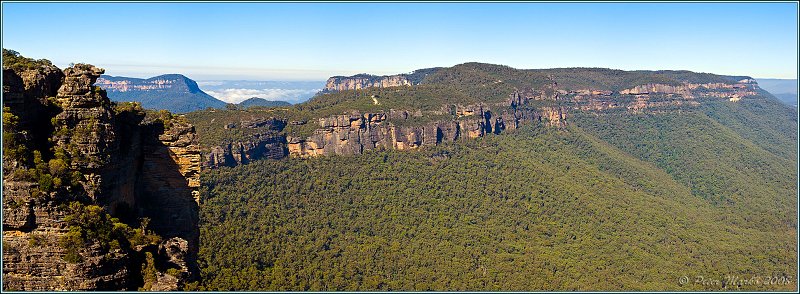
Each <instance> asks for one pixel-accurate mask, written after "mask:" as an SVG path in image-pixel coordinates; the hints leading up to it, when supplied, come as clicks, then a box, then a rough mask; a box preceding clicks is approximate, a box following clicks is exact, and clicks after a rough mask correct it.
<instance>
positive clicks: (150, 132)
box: [3, 64, 200, 291]
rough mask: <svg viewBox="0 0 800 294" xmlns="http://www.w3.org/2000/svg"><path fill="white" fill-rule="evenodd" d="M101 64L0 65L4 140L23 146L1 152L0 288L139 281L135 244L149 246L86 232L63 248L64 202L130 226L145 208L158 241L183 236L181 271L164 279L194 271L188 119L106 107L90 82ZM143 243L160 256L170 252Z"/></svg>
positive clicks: (193, 160)
mask: <svg viewBox="0 0 800 294" xmlns="http://www.w3.org/2000/svg"><path fill="white" fill-rule="evenodd" d="M102 73H103V70H102V69H100V68H97V67H94V66H91V65H87V64H77V65H75V66H73V67H70V68H67V69H65V70H64V71H63V72H62V71H60V70H58V68H56V67H54V66H49V67H41V68H38V69H29V70H23V71H19V72H15V71H13V70H10V69H4V70H3V77H4V80H3V97H4V101H3V102H4V105H3V106H4V107H5V110H6V111H7V112H6V111H4V115H13V116H15V117H17V118H18V121H17V122H16V123H14V124H13V125H9V126H8V127H11V128H13V129H14V130H15V131H16V132H15V133H17V134H18V135H17V136H15V137H14V140H16V141H18V142H14V144H12V145H14V146H17V145H20V146H25V147H26V148H20V149H19V150H15V152H13V153H8V152H4V158H3V167H4V177H3V248H4V250H3V289H4V290H12V289H13V290H39V291H41V290H45V291H52V290H135V289H137V287H140V286H141V284H140V283H141V277H140V270H141V265H142V256H141V253H142V252H144V251H147V250H150V249H147V248H144V247H142V248H130V247H126V246H122V247H114V246H112V248H111V249H108V248H104V246H101V245H100V243H97V242H95V241H90V240H88V241H86V243H83V246H80V248H78V249H77V251H76V252H68V251H69V250H68V249H67V248H65V246H64V244H63V242H64V241H63V240H64V238H65V236H67V235H68V234H69V233H70V232H71V231H72V229H73V227H71V226H72V225H71V224H70V222H69V221H67V219H68V216H69V215H70V213H72V212H71V211H70V210H69V208H68V204H69V203H71V202H79V203H83V205H97V206H99V207H102V210H103V214H110V215H112V216H114V217H117V218H119V219H120V220H121V221H122V222H128V223H129V224H130V226H131V227H139V223H138V220H137V219H139V218H142V217H146V218H149V219H150V220H151V221H150V226H149V227H148V230H152V231H154V232H155V233H156V234H158V235H159V236H161V239H162V240H165V241H163V242H164V243H162V247H163V246H167V244H168V242H172V243H175V242H178V243H180V242H183V243H185V244H186V246H185V247H186V249H185V250H184V251H185V253H183V254H182V255H180V258H181V259H182V260H181V261H180V262H178V263H180V264H183V267H182V268H181V269H180V270H178V272H181V273H183V274H181V275H180V276H181V277H173V278H174V279H166V280H165V282H164V283H161V284H160V285H161V287H162V288H163V289H167V288H171V289H177V286H178V285H179V284H180V283H183V281H185V280H186V279H189V278H191V277H192V274H194V273H195V267H196V265H195V260H194V258H196V252H197V238H198V232H197V218H198V217H197V215H198V210H197V205H198V204H197V197H198V194H197V193H198V192H197V190H198V188H199V171H200V151H199V146H198V145H197V143H196V141H195V138H194V129H193V127H192V126H191V125H188V124H187V123H185V122H182V121H181V120H180V119H172V120H170V121H163V120H148V119H146V118H145V115H144V113H143V112H140V111H128V110H117V109H115V108H114V105H113V104H112V103H111V101H110V100H109V99H108V97H107V96H106V94H105V91H104V90H102V89H100V88H99V87H96V86H93V84H94V82H95V80H96V79H97V78H98V77H99V76H100V75H101V74H102ZM4 147H7V146H4ZM34 155H35V156H34ZM73 249H74V248H73ZM152 251H153V252H154V253H155V255H156V258H157V259H159V260H171V259H174V257H171V256H169V255H165V254H160V253H159V252H158V250H157V248H155V249H152ZM68 254H75V256H76V257H73V258H67V255H68ZM173 273H174V272H173ZM161 275H162V276H164V274H163V273H161ZM167 276H169V275H167ZM170 281H171V282H173V283H172V286H170V285H167V284H169V283H168V282H170Z"/></svg>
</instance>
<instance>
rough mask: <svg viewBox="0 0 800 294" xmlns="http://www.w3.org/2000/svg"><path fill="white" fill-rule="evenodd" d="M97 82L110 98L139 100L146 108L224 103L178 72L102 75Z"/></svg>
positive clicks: (190, 108) (189, 107)
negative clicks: (142, 75)
mask: <svg viewBox="0 0 800 294" xmlns="http://www.w3.org/2000/svg"><path fill="white" fill-rule="evenodd" d="M96 85H97V86H99V87H101V88H103V89H104V90H106V92H108V97H109V98H111V100H114V101H124V102H139V103H141V104H142V107H144V108H147V109H155V110H160V109H166V110H168V111H170V112H174V113H184V112H190V111H195V110H200V109H206V108H209V107H211V108H221V107H224V106H225V102H223V101H221V100H218V99H216V98H214V97H211V96H210V95H208V94H206V93H205V92H203V90H200V88H199V87H198V86H197V83H196V82H195V81H193V80H191V79H189V78H187V77H186V76H184V75H180V74H168V75H160V76H157V77H152V78H149V79H137V78H127V77H113V76H101V77H100V78H99V79H97V83H96Z"/></svg>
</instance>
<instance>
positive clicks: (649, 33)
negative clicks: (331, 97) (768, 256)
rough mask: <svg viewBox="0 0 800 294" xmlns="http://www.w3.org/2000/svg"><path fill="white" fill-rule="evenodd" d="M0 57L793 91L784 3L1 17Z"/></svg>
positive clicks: (791, 24) (215, 71) (83, 10)
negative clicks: (493, 67) (693, 79)
mask: <svg viewBox="0 0 800 294" xmlns="http://www.w3.org/2000/svg"><path fill="white" fill-rule="evenodd" d="M2 8H3V11H2V13H3V20H2V21H3V29H2V30H3V35H2V43H3V44H2V46H3V48H8V49H14V50H17V51H19V52H20V53H22V54H23V55H25V56H28V57H33V58H47V59H50V60H51V61H53V62H54V63H56V64H57V65H59V66H60V67H63V66H65V65H67V64H69V63H70V62H87V63H92V64H95V65H98V66H101V67H104V68H106V72H107V73H108V74H112V75H123V76H134V77H149V76H154V75H158V74H163V73H183V74H186V75H188V76H189V77H191V78H194V79H198V80H213V79H251V80H324V79H325V78H327V77H329V76H332V75H350V74H356V73H361V72H367V73H375V74H393V73H402V72H409V71H412V70H414V69H419V68H426V67H434V66H452V65H455V64H459V63H464V62H470V61H478V62H487V63H497V64H504V65H509V66H512V67H516V68H552V67H578V66H581V67H608V68H617V69H626V70H632V69H651V70H655V69H687V70H692V71H700V72H713V73H719V74H731V75H750V76H753V77H762V78H796V77H797V65H798V64H797V62H798V60H797V52H798V51H797V50H798V48H797V43H798V40H797V5H796V4H794V3H767V4H757V3H716V4H698V3H682V4H681V3H660V4H656V3H647V4H645V3H641V4H632V3H597V4H587V3H559V4H545V3H514V4H496V3H482V4H481V3H471V4H463V3H462V4H453V3H450V4H414V3H394V4H392V3H370V4H361V3H359V4H356V3H330V4H323V3H294V4H276V3H238V4H229V3H162V4H158V3H127V4H122V3H100V4H97V3H72V4H58V3H3V7H2Z"/></svg>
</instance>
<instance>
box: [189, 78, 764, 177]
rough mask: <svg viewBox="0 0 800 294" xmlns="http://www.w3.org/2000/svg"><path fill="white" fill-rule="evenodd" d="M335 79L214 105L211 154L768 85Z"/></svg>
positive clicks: (450, 129) (274, 152) (261, 153)
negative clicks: (299, 95) (234, 107)
mask: <svg viewBox="0 0 800 294" xmlns="http://www.w3.org/2000/svg"><path fill="white" fill-rule="evenodd" d="M609 83H613V84H609ZM328 84H329V87H328V88H327V89H326V91H324V92H323V93H321V94H319V95H317V96H316V97H314V98H312V99H311V100H310V101H308V102H306V103H301V104H298V105H296V106H295V107H294V108H290V109H288V110H277V109H273V110H267V111H249V112H248V111H244V114H243V115H245V116H249V118H233V120H230V119H229V118H226V117H225V115H224V113H225V112H222V111H220V113H219V115H216V114H217V113H216V112H213V113H208V114H209V115H215V117H218V119H221V120H224V121H225V123H222V124H224V125H225V128H224V130H218V129H219V127H218V125H219V123H217V127H216V128H214V127H212V128H214V130H215V132H221V133H222V134H227V135H223V136H227V137H228V138H227V139H225V140H224V141H223V142H222V144H218V143H214V142H211V144H209V145H208V146H204V149H205V151H204V154H205V155H204V163H205V164H206V165H207V166H209V167H217V166H234V165H239V164H245V163H248V162H251V161H253V160H257V159H259V158H272V159H279V158H283V157H286V156H290V157H312V156H320V155H355V154H362V153H364V152H367V151H370V150H387V149H398V150H407V149H415V148H418V147H421V146H426V145H427V146H429V145H437V144H441V143H445V142H452V141H455V140H458V139H467V138H477V137H482V136H485V135H487V134H499V133H501V132H503V131H505V130H513V129H515V128H517V127H518V126H520V125H523V124H527V123H538V122H543V123H544V124H545V125H552V126H563V125H565V124H567V123H568V121H569V116H570V112H572V111H579V112H595V113H607V112H619V111H622V112H627V113H641V112H649V113H660V112H670V111H674V110H677V109H691V108H696V107H698V106H700V105H702V104H703V103H706V102H713V101H727V102H729V103H737V102H739V101H740V100H741V99H746V98H747V97H759V95H761V94H762V90H761V89H759V88H758V85H757V84H756V83H755V82H754V80H752V79H750V78H748V77H728V76H718V75H711V74H698V73H691V72H683V71H658V72H647V71H637V72H626V71H615V70H604V69H553V70H517V69H513V68H510V67H505V66H498V65H488V64H480V63H468V64H463V65H457V66H455V67H452V68H436V69H427V70H420V71H417V72H415V73H414V74H413V76H412V75H409V74H401V75H394V76H372V75H365V74H361V75H355V76H351V77H332V78H330V79H329V81H328ZM201 115H204V114H202V113H194V114H192V115H190V117H191V119H192V120H193V121H197V122H198V123H200V124H204V122H203V119H198V118H197V117H198V116H201ZM251 121H271V122H273V123H270V124H265V125H258V124H253V123H251ZM203 129H204V130H205V128H203ZM214 136H219V135H218V134H214Z"/></svg>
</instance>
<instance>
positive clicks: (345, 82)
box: [323, 75, 412, 92]
mask: <svg viewBox="0 0 800 294" xmlns="http://www.w3.org/2000/svg"><path fill="white" fill-rule="evenodd" d="M411 85H412V83H411V81H409V80H408V78H406V76H405V75H393V76H372V75H355V76H352V77H332V78H330V79H328V81H327V82H326V83H325V89H324V90H323V91H326V92H334V91H344V90H360V89H365V88H370V87H374V88H387V87H397V86H411Z"/></svg>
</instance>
